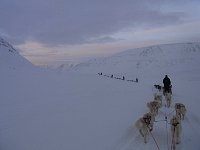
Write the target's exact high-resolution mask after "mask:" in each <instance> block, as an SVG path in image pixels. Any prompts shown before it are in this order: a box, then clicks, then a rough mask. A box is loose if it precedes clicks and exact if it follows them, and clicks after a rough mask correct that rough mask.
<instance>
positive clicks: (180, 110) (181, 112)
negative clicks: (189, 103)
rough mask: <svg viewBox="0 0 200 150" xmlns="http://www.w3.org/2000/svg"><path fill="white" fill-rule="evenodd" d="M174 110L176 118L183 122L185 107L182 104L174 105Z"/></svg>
mask: <svg viewBox="0 0 200 150" xmlns="http://www.w3.org/2000/svg"><path fill="white" fill-rule="evenodd" d="M175 110H176V116H177V117H178V118H179V119H180V120H184V118H185V114H186V107H185V105H184V104H182V103H176V104H175Z"/></svg>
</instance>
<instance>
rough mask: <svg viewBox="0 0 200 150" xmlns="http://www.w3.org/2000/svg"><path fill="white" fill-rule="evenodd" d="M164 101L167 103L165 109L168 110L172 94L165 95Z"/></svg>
mask: <svg viewBox="0 0 200 150" xmlns="http://www.w3.org/2000/svg"><path fill="white" fill-rule="evenodd" d="M165 100H166V103H167V107H168V108H169V107H170V106H171V103H172V94H171V93H165Z"/></svg>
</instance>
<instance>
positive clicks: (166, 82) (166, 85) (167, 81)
mask: <svg viewBox="0 0 200 150" xmlns="http://www.w3.org/2000/svg"><path fill="white" fill-rule="evenodd" d="M163 84H164V93H171V80H170V79H169V77H168V76H167V75H165V78H164V79H163Z"/></svg>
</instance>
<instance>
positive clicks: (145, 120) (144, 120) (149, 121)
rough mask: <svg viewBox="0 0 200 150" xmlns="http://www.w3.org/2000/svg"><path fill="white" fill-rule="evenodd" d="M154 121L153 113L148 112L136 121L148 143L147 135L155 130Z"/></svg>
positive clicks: (145, 141)
mask: <svg viewBox="0 0 200 150" xmlns="http://www.w3.org/2000/svg"><path fill="white" fill-rule="evenodd" d="M154 121H155V117H154V116H153V115H152V114H151V113H146V114H144V115H143V117H141V118H139V119H138V120H137V121H136V123H135V126H136V128H137V129H138V130H139V132H140V134H141V135H142V137H144V143H147V135H148V134H149V132H151V131H152V130H153V123H154Z"/></svg>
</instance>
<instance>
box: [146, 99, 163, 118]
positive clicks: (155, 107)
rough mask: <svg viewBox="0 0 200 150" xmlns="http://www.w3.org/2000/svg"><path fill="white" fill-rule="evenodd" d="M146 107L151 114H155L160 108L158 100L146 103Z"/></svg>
mask: <svg viewBox="0 0 200 150" xmlns="http://www.w3.org/2000/svg"><path fill="white" fill-rule="evenodd" d="M147 107H148V108H149V111H150V113H151V114H153V115H154V116H156V115H157V114H158V109H159V108H160V103H159V102H158V101H151V102H148V103H147Z"/></svg>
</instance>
